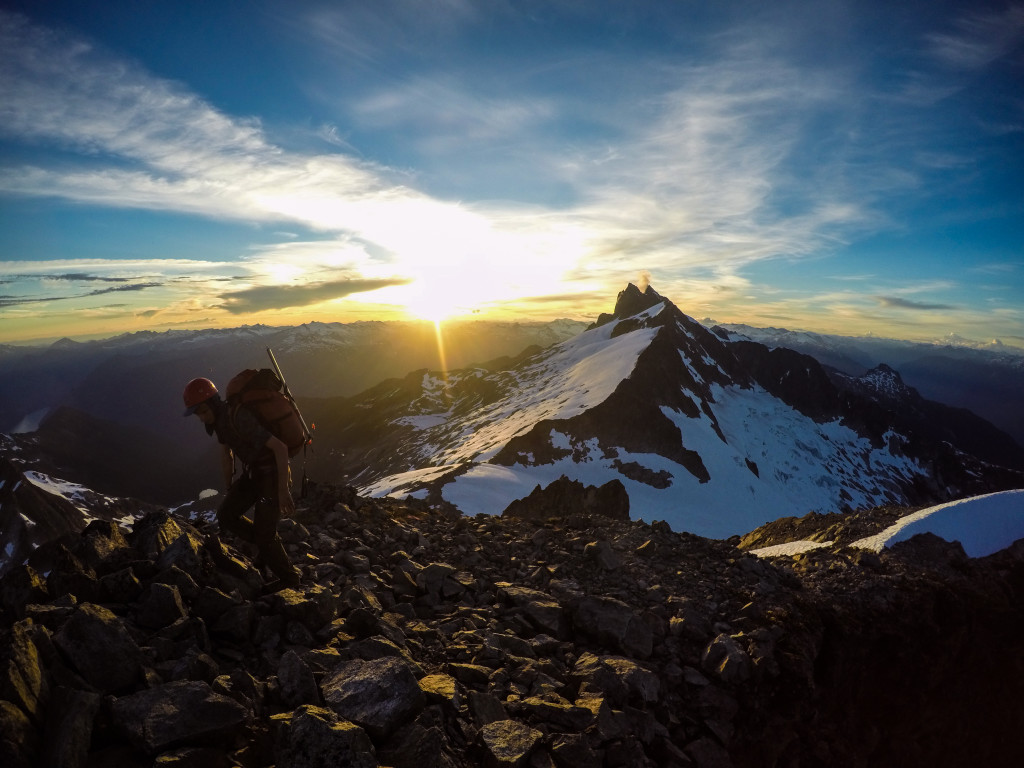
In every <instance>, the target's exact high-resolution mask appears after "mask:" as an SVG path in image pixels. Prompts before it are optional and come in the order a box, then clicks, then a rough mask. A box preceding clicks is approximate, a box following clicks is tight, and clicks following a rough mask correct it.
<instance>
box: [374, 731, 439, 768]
mask: <svg viewBox="0 0 1024 768" xmlns="http://www.w3.org/2000/svg"><path fill="white" fill-rule="evenodd" d="M443 744H444V734H443V733H442V732H441V729H440V728H438V727H436V726H432V727H429V728H428V727H425V726H423V725H420V724H419V723H417V722H412V723H408V724H407V725H404V726H402V727H401V728H399V729H398V730H397V731H395V733H393V734H392V735H391V736H390V737H389V738H388V739H387V741H386V742H385V743H384V744H382V745H381V746H380V749H379V750H378V751H377V756H378V758H379V759H380V762H381V765H387V766H389V767H390V768H441V766H447V765H450V763H449V762H448V761H447V759H446V758H445V756H444V752H443V751H442V745H443Z"/></svg>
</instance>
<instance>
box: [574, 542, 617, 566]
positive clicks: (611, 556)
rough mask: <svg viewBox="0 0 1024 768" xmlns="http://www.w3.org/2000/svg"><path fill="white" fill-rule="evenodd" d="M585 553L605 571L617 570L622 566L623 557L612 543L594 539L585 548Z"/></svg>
mask: <svg viewBox="0 0 1024 768" xmlns="http://www.w3.org/2000/svg"><path fill="white" fill-rule="evenodd" d="M583 554H584V555H586V556H587V557H588V558H590V559H591V560H592V561H593V562H594V563H596V564H597V566H598V567H599V568H601V569H602V570H605V571H617V570H618V569H619V568H621V567H622V558H621V557H619V553H618V552H616V551H615V550H614V549H613V548H612V545H611V543H609V542H607V541H592V542H590V543H589V544H587V546H585V547H584V548H583Z"/></svg>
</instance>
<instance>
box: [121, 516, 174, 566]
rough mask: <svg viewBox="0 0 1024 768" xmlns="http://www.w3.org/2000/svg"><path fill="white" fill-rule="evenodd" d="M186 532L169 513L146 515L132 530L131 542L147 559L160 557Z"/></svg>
mask: <svg viewBox="0 0 1024 768" xmlns="http://www.w3.org/2000/svg"><path fill="white" fill-rule="evenodd" d="M184 532H185V529H184V528H183V527H182V526H181V525H180V524H179V523H178V521H177V520H175V519H174V518H173V517H172V516H171V515H170V514H168V513H167V512H156V513H153V514H150V515H146V516H145V517H144V518H142V519H141V520H139V521H138V522H137V523H136V524H135V525H134V526H133V528H132V534H131V536H130V537H129V541H130V542H131V544H132V546H134V547H135V548H136V549H138V550H139V551H140V552H141V553H142V554H143V555H144V556H145V557H149V558H155V557H158V556H159V555H160V554H161V553H162V552H163V551H164V550H165V549H167V548H168V547H169V546H171V544H173V543H174V542H175V541H177V539H178V538H179V537H180V536H181V535H182V534H183V533H184Z"/></svg>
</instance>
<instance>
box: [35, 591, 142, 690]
mask: <svg viewBox="0 0 1024 768" xmlns="http://www.w3.org/2000/svg"><path fill="white" fill-rule="evenodd" d="M53 642H54V645H56V646H57V648H59V649H60V651H61V653H63V654H64V656H65V658H67V660H68V661H69V662H70V663H71V666H72V667H74V668H75V670H76V671H77V672H78V673H79V674H80V675H81V676H82V677H83V678H84V679H85V680H86V682H88V683H89V684H90V685H92V686H93V687H94V688H96V690H99V691H103V692H118V691H122V690H124V689H126V688H129V687H131V686H132V685H133V684H134V683H135V681H136V680H137V679H138V678H139V675H140V673H141V671H142V654H141V652H140V651H139V646H138V645H137V644H136V642H135V640H134V638H133V637H132V636H131V633H129V632H128V630H127V629H126V628H125V626H124V623H123V622H122V620H121V619H119V618H118V617H117V616H115V615H114V614H113V613H111V612H110V611H108V610H107V609H106V608H103V607H102V606H99V605H92V604H90V603H85V604H83V605H80V606H79V607H78V608H77V609H76V610H75V612H74V613H73V614H71V617H70V618H69V619H68V620H67V621H66V622H65V623H64V626H63V627H61V629H60V631H59V632H58V633H57V634H56V635H54V638H53Z"/></svg>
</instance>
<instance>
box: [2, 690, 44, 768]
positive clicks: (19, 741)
mask: <svg viewBox="0 0 1024 768" xmlns="http://www.w3.org/2000/svg"><path fill="white" fill-rule="evenodd" d="M38 754H39V735H38V733H37V732H36V729H35V728H34V727H33V725H32V722H31V721H30V720H29V719H28V717H27V716H26V715H25V713H24V712H22V711H21V709H20V708H18V707H16V706H15V705H14V704H12V703H11V702H9V701H6V700H4V699H0V765H3V766H4V767H5V768H34V767H35V765H36V764H37V763H36V759H37V755H38Z"/></svg>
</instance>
